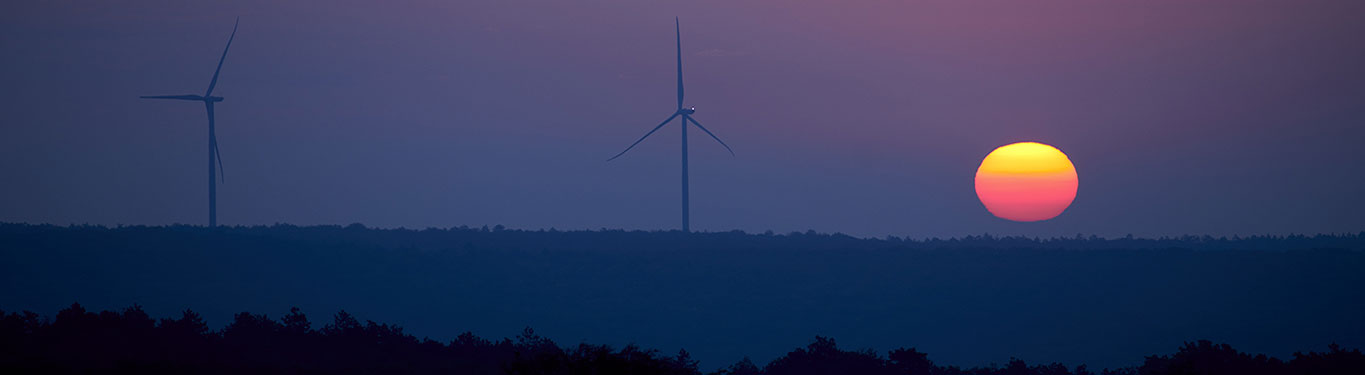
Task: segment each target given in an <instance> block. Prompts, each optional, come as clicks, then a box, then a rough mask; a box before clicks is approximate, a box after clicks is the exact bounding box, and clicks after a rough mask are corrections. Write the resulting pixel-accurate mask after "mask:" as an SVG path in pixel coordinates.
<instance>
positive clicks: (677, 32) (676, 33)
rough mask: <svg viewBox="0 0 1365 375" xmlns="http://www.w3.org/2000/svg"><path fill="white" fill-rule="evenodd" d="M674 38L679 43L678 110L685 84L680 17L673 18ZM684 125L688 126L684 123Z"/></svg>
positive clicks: (681, 102)
mask: <svg viewBox="0 0 1365 375" xmlns="http://www.w3.org/2000/svg"><path fill="white" fill-rule="evenodd" d="M673 32H674V34H673V35H674V37H675V38H676V39H677V42H678V109H682V106H683V82H682V26H681V25H680V24H679V23H678V17H673ZM683 125H687V124H686V123H684V124H683Z"/></svg>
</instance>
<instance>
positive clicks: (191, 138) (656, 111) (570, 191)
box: [0, 0, 1365, 237]
mask: <svg viewBox="0 0 1365 375" xmlns="http://www.w3.org/2000/svg"><path fill="white" fill-rule="evenodd" d="M238 15H240V16H241V28H240V30H239V31H238V33H237V37H236V40H235V41H234V43H233V47H232V50H231V52H230V54H229V55H228V57H227V62H226V64H225V65H224V67H223V72H222V78H221V79H220V81H219V85H218V88H217V89H216V91H215V95H220V96H223V97H226V101H224V102H223V103H220V104H219V105H218V106H217V109H218V113H217V115H218V137H219V142H220V145H221V150H222V156H223V164H224V167H225V172H226V183H225V184H223V185H221V186H220V188H219V196H218V198H219V221H220V223H223V224H228V225H238V224H271V223H276V222H287V223H294V224H347V223H352V222H361V223H365V224H367V225H371V226H381V227H395V226H406V227H427V226H438V227H447V226H458V225H471V226H480V225H485V224H487V225H494V224H503V225H506V226H509V227H514V228H548V227H555V228H559V229H585V228H586V229H596V228H600V227H608V228H628V229H669V228H676V227H677V226H678V220H679V218H678V216H679V212H678V211H679V207H678V199H679V197H678V193H679V192H678V189H679V187H678V163H679V160H678V158H679V156H678V147H679V146H678V130H677V129H676V128H674V127H672V126H670V127H669V128H666V129H665V130H663V131H660V133H659V134H656V135H655V136H654V137H651V138H650V139H649V140H647V141H645V142H644V143H642V144H641V145H640V146H638V147H637V148H636V149H635V150H633V151H632V152H631V153H630V154H627V155H626V156H624V157H622V158H621V159H617V160H615V161H612V162H610V163H608V162H605V161H604V160H605V159H607V158H608V157H610V156H611V155H613V154H615V153H616V152H619V151H620V150H621V149H623V148H624V147H626V146H627V145H629V144H630V142H632V141H634V140H635V139H636V138H637V137H639V136H640V135H642V134H644V132H646V131H648V130H649V129H650V128H651V127H652V126H654V125H655V124H657V123H658V122H659V121H661V120H663V119H664V118H665V117H667V116H668V115H669V114H670V113H671V111H672V110H673V105H674V104H673V100H674V98H673V95H674V88H673V84H674V81H673V80H674V77H673V69H674V67H673V59H674V55H673V54H674V50H673V45H672V38H673V25H672V21H673V17H674V16H679V17H681V20H682V33H683V35H682V38H683V53H684V56H683V60H684V64H685V75H686V80H687V85H688V86H687V93H688V99H687V103H689V104H691V105H695V106H696V107H697V109H698V112H697V114H696V118H697V119H698V120H700V121H701V122H702V123H703V124H705V125H706V126H707V127H708V128H709V129H711V130H712V131H714V132H715V133H717V135H719V136H720V137H721V138H722V139H724V140H725V141H726V142H727V143H729V144H730V145H731V146H732V147H734V149H735V151H736V154H737V156H735V157H731V156H730V155H729V154H728V153H727V152H725V150H724V149H723V148H721V147H720V146H719V145H717V144H715V143H714V142H711V141H710V140H708V139H704V138H703V137H704V134H702V133H701V132H698V131H695V130H694V131H693V132H692V133H691V134H692V141H693V142H692V148H691V150H692V151H691V155H692V159H691V161H692V163H691V166H692V185H691V186H692V218H693V228H694V229H699V230H712V231H718V230H731V229H742V230H747V231H763V230H768V229H771V230H774V231H779V232H786V231H793V230H803V231H804V230H806V229H815V230H817V231H822V232H834V231H840V232H845V233H849V234H854V235H864V236H882V235H887V234H894V235H902V236H904V235H908V236H912V237H925V236H954V235H964V234H979V233H983V232H990V233H1000V234H1027V235H1040V236H1050V235H1074V234H1076V233H1086V234H1092V233H1093V234H1099V235H1105V236H1121V235H1124V234H1128V233H1132V234H1135V235H1143V236H1158V235H1178V234H1186V233H1193V234H1214V235H1232V234H1262V233H1276V234H1284V233H1304V232H1307V233H1316V232H1347V231H1350V232H1354V231H1359V230H1361V229H1365V198H1362V196H1361V192H1362V191H1365V177H1362V174H1361V170H1360V164H1361V162H1362V160H1365V150H1362V148H1361V147H1360V144H1361V142H1362V141H1365V128H1362V126H1361V124H1362V120H1365V88H1362V87H1363V86H1362V85H1363V84H1365V68H1362V67H1365V48H1362V45H1361V41H1362V37H1361V36H1362V35H1365V2H1360V1H1353V0H1348V1H1276V2H1262V1H1248V0H1236V1H1232V0H1228V1H1202V2H1197V3H1196V2H1187V1H1103V2H1099V1H1074V2H1071V1H1069V2H1035V1H1030V2H1017V1H934V2H900V1H844V2H828V1H809V2H805V1H699V2H686V3H682V2H669V3H664V2H655V1H634V0H621V1H545V2H526V1H430V2H402V3H399V2H383V3H382V4H380V3H379V2H373V3H371V2H336V1H318V2H302V1H298V2H294V1H291V2H276V1H259V2H237V3H233V4H219V3H214V4H208V3H201V2H192V3H183V2H173V1H166V2H133V3H129V4H117V5H116V4H114V3H113V2H96V1H88V2H87V1H81V2H68V1H45V2H37V1H26V0H20V1H7V2H4V3H3V5H0V56H3V58H0V176H3V177H2V178H0V221H7V222H48V223H58V224H66V223H92V224H169V223H191V224H203V223H205V222H206V218H205V216H206V211H207V208H206V203H205V200H206V194H207V193H206V186H205V184H206V180H207V177H206V176H205V174H206V173H207V172H206V171H205V169H206V166H205V163H206V160H205V159H206V157H207V156H206V155H205V154H206V152H207V149H206V139H207V135H206V133H207V124H206V120H205V119H204V117H205V115H204V110H203V106H202V105H200V104H197V103H194V102H176V101H150V100H140V99H138V98H137V97H138V96H139V95H160V94H189V93H202V92H203V90H204V89H205V88H206V86H207V84H208V80H209V77H210V76H211V75H212V73H213V68H214V64H215V62H216V59H217V58H218V56H219V53H221V51H222V48H223V44H224V42H225V41H226V39H227V36H228V33H229V32H230V31H231V29H232V22H233V17H235V16H238ZM673 126H676V124H675V125H673ZM1026 140H1032V141H1039V142H1044V143H1048V144H1052V145H1055V146H1057V147H1058V148H1060V149H1061V150H1063V151H1065V152H1066V153H1068V154H1069V155H1070V157H1071V159H1072V161H1073V162H1074V163H1075V165H1076V167H1077V170H1078V173H1079V176H1080V190H1079V194H1078V196H1077V198H1076V201H1075V203H1074V204H1073V205H1072V206H1071V208H1070V209H1069V210H1068V211H1066V212H1065V213H1063V214H1062V215H1061V216H1060V217H1058V218H1056V219H1054V220H1051V221H1047V222H1042V223H1029V224H1025V223H1013V222H1007V221H1004V220H1001V219H997V218H994V217H993V216H991V215H990V214H989V213H987V212H986V210H985V209H984V208H983V207H982V206H981V204H980V203H979V202H978V201H977V199H976V196H975V193H974V192H973V188H972V177H973V174H974V173H975V170H976V167H977V165H978V163H979V162H980V160H981V158H983V157H984V156H985V155H986V154H987V153H988V152H990V151H991V150H992V149H993V148H995V147H997V146H1001V145H1004V144H1007V143H1012V142H1017V141H1026Z"/></svg>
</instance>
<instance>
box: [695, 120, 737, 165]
mask: <svg viewBox="0 0 1365 375" xmlns="http://www.w3.org/2000/svg"><path fill="white" fill-rule="evenodd" d="M687 121H691V122H692V125H696V126H697V127H698V128H701V131H704V132H706V135H709V136H711V139H714V140H716V142H720V145H721V146H725V150H726V151H730V156H735V150H732V149H730V145H727V144H725V141H722V140H720V137H717V136H716V135H715V134H712V133H711V131H710V130H706V127H705V126H701V123H700V122H697V120H693V119H692V116H683V122H684V123H686V122H687Z"/></svg>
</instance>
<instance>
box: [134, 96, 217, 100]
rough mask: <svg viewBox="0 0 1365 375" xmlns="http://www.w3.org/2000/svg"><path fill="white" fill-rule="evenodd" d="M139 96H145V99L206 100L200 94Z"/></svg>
mask: <svg viewBox="0 0 1365 375" xmlns="http://www.w3.org/2000/svg"><path fill="white" fill-rule="evenodd" d="M139 98H143V99H177V100H199V101H201V100H204V97H202V96H199V95H144V96H139Z"/></svg>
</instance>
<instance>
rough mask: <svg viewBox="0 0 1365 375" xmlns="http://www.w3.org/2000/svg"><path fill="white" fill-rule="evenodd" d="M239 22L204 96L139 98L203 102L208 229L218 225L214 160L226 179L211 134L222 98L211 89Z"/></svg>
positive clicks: (235, 25) (214, 84)
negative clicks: (206, 119)
mask: <svg viewBox="0 0 1365 375" xmlns="http://www.w3.org/2000/svg"><path fill="white" fill-rule="evenodd" d="M241 20H242V18H241V17H237V21H234V22H233V23H232V35H229V36H228V42H227V47H223V57H220V58H218V68H217V69H214V70H213V79H212V80H209V89H208V90H207V91H204V95H202V96H201V95H194V94H188V95H154V96H142V97H141V98H143V99H175V100H193V101H197V102H204V108H205V109H207V110H208V113H209V227H214V226H217V225H218V180H219V179H218V178H214V177H215V174H214V166H215V165H214V161H215V160H217V167H218V173H217V176H218V177H221V178H222V179H223V180H224V181H226V177H224V176H223V172H222V169H223V160H222V156H221V155H219V153H218V137H217V136H215V135H214V132H213V103H217V102H221V101H223V98H222V97H218V96H213V87H214V86H217V85H218V72H219V71H222V70H223V60H226V59H227V52H228V48H229V47H232V38H233V37H236V36H237V22H238V21H241Z"/></svg>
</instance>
